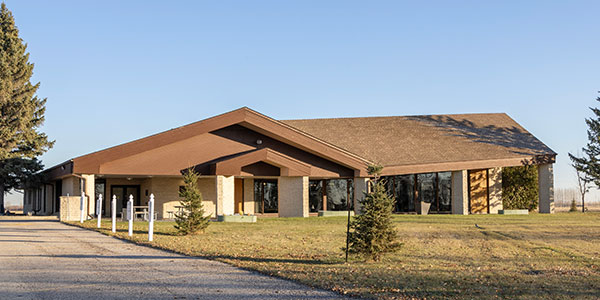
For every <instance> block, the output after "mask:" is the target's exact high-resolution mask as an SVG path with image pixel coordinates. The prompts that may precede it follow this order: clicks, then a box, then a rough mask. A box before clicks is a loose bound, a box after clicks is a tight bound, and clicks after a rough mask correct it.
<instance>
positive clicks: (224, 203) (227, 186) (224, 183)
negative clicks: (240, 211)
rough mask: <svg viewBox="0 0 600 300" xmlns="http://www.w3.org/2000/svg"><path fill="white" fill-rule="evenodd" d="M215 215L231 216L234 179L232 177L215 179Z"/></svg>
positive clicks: (217, 177)
mask: <svg viewBox="0 0 600 300" xmlns="http://www.w3.org/2000/svg"><path fill="white" fill-rule="evenodd" d="M215 195H216V199H217V202H216V204H217V215H219V216H221V215H233V212H234V205H235V200H234V197H235V179H234V177H233V176H222V175H218V176H216V179H215Z"/></svg>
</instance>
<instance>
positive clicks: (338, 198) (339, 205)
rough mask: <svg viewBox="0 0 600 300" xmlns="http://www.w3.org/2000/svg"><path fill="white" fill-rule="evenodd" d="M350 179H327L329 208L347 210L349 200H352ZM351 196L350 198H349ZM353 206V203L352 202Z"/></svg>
mask: <svg viewBox="0 0 600 300" xmlns="http://www.w3.org/2000/svg"><path fill="white" fill-rule="evenodd" d="M350 182H351V180H348V179H330V180H327V190H326V191H327V210H347V209H348V206H347V205H348V201H349V200H350V201H352V197H351V195H350V193H349V192H350V188H349V186H348V184H349V183H350ZM349 198H350V199H349ZM350 208H352V204H350Z"/></svg>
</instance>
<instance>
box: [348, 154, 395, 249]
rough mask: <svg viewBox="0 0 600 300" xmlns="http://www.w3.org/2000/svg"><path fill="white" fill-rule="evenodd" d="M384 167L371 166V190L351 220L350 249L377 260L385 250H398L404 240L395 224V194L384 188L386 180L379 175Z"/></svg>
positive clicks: (369, 169) (360, 201) (361, 201)
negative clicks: (391, 195) (392, 194)
mask: <svg viewBox="0 0 600 300" xmlns="http://www.w3.org/2000/svg"><path fill="white" fill-rule="evenodd" d="M382 169H383V168H382V167H381V166H378V165H373V166H369V168H368V171H369V174H371V175H373V176H374V179H373V181H372V182H371V183H372V191H371V192H369V193H365V196H364V197H363V199H361V200H359V203H360V204H361V205H362V211H361V214H359V215H358V216H356V217H355V218H354V219H353V220H352V221H351V222H350V229H351V231H350V233H349V237H348V239H349V251H350V252H351V253H355V254H359V255H362V256H364V257H366V258H368V259H373V260H375V261H378V260H379V259H380V258H381V256H382V255H383V254H384V253H387V252H393V251H395V250H397V249H398V248H399V247H400V246H401V244H400V243H399V242H397V241H396V239H397V234H396V230H395V229H394V226H393V224H392V212H393V208H394V198H393V197H390V196H389V195H388V194H387V192H386V189H385V181H384V180H381V179H380V178H379V175H380V173H381V171H382Z"/></svg>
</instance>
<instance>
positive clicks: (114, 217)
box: [110, 195, 117, 232]
mask: <svg viewBox="0 0 600 300" xmlns="http://www.w3.org/2000/svg"><path fill="white" fill-rule="evenodd" d="M110 208H111V210H112V232H117V196H116V195H113V196H112V203H111V207H110Z"/></svg>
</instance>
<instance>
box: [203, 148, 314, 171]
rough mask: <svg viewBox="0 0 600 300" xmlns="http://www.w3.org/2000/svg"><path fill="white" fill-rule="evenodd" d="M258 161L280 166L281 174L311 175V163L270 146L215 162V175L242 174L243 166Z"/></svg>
mask: <svg viewBox="0 0 600 300" xmlns="http://www.w3.org/2000/svg"><path fill="white" fill-rule="evenodd" d="M257 162H265V163H267V164H270V165H273V166H276V167H278V168H279V169H280V175H281V176H308V175H310V165H308V164H305V163H303V162H301V161H298V160H296V159H294V158H292V157H289V156H287V155H284V154H282V153H279V152H277V151H274V150H272V149H268V148H263V149H260V150H256V151H252V152H250V153H246V154H243V155H240V156H236V157H234V158H230V159H228V160H225V161H220V162H217V163H215V175H225V176H240V175H242V168H243V167H245V166H248V165H251V164H253V163H257Z"/></svg>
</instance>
